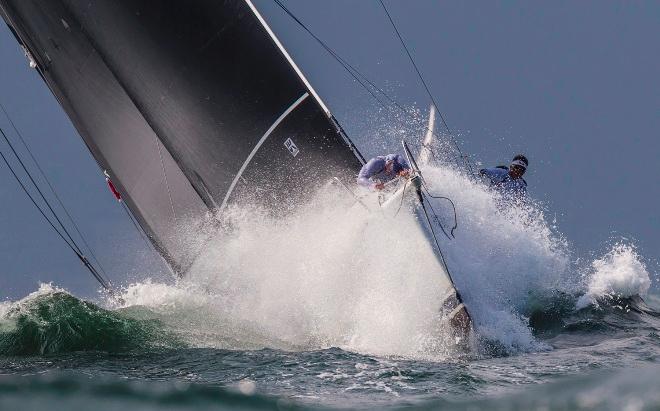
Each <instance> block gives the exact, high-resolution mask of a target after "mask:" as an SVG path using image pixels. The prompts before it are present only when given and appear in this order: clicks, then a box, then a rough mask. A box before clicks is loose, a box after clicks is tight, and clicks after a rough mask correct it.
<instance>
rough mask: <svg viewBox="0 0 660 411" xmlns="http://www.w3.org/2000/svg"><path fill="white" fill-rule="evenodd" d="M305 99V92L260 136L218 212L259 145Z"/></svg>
mask: <svg viewBox="0 0 660 411" xmlns="http://www.w3.org/2000/svg"><path fill="white" fill-rule="evenodd" d="M307 97H309V93H307V92H305V94H303V95H302V96H300V98H298V100H296V101H294V102H293V104H291V105H290V106H289V108H287V109H286V110H285V111H284V113H282V114H281V115H280V116H279V117H278V118H277V120H275V122H274V123H273V124H272V125H271V126H270V127H269V128H268V130H266V133H265V134H264V135H263V136H261V138H260V139H259V141H258V142H257V145H255V146H254V148H253V149H252V151H251V152H250V155H248V157H247V158H246V159H245V162H243V165H242V166H241V168H240V169H239V170H238V173H236V175H235V176H234V180H233V181H232V182H231V185H230V186H229V189H228V190H227V194H225V198H224V200H222V204H221V205H220V211H222V210H224V209H225V207H226V206H227V201H229V197H230V196H231V193H232V192H233V191H234V188H235V187H236V184H237V183H238V180H240V179H241V176H242V175H243V172H244V171H245V169H246V168H247V166H248V164H250V161H252V158H253V157H254V156H255V155H256V154H257V151H259V148H260V147H261V145H262V144H263V143H264V142H266V140H267V139H268V137H269V136H270V135H271V133H272V132H273V131H274V130H275V129H276V128H277V126H279V125H280V123H281V122H282V121H283V120H284V119H285V118H286V117H287V116H288V115H289V114H291V112H292V111H293V110H294V109H295V108H296V107H298V105H300V103H302V102H303V100H305V99H306V98H307Z"/></svg>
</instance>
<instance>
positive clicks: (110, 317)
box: [0, 167, 660, 410]
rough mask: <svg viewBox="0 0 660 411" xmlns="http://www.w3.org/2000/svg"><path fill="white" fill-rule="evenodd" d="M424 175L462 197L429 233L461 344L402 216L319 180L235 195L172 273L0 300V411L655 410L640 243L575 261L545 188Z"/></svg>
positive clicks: (434, 187) (652, 319)
mask: <svg viewBox="0 0 660 411" xmlns="http://www.w3.org/2000/svg"><path fill="white" fill-rule="evenodd" d="M424 175H425V178H426V181H427V182H428V184H429V189H430V190H431V191H432V192H433V193H434V194H439V195H445V196H449V197H451V198H452V199H453V201H454V202H455V203H456V206H457V211H458V223H459V227H458V229H457V230H456V232H455V234H456V238H455V239H452V240H449V239H447V238H444V239H442V245H443V251H444V252H445V256H446V258H447V264H448V266H449V268H450V270H451V272H452V275H453V277H454V279H455V281H456V284H457V287H458V289H459V290H460V292H461V294H462V296H463V299H464V301H465V303H466V306H467V307H468V308H469V310H470V313H471V315H472V318H473V321H474V332H473V335H472V336H471V338H470V340H469V341H467V342H464V341H463V342H459V343H458V344H457V341H456V340H455V338H454V336H453V335H452V334H451V333H450V332H448V330H446V327H445V326H444V323H443V321H442V318H440V316H439V314H438V308H439V307H438V304H439V301H440V297H441V293H442V290H440V289H439V288H438V287H437V286H436V284H435V283H434V276H433V273H428V272H427V271H425V270H424V267H425V262H424V261H420V259H419V258H416V254H415V248H416V241H415V239H414V238H412V237H411V235H410V234H409V232H408V231H407V227H406V225H405V224H402V223H401V222H399V221H398V220H397V219H396V218H393V219H392V218H390V219H385V217H384V216H380V215H374V214H373V213H367V212H366V211H364V210H361V209H360V208H359V207H357V208H355V207H354V208H349V207H348V204H346V203H344V202H343V201H344V200H341V199H340V196H339V195H338V194H337V193H336V192H334V191H333V189H330V188H327V189H324V190H321V192H320V193H319V195H318V198H317V199H316V201H314V202H313V203H312V204H310V205H307V206H304V207H300V208H299V209H297V210H295V212H293V213H292V214H291V215H290V216H289V217H286V218H285V219H280V220H274V219H272V218H271V217H270V216H269V215H268V214H267V213H264V212H260V210H254V209H246V208H233V209H231V210H229V212H227V213H225V214H224V215H223V220H222V221H221V223H222V226H223V227H225V229H224V230H222V232H220V233H217V235H216V236H215V237H214V238H213V239H211V240H210V241H209V242H208V243H207V244H206V245H205V249H206V250H207V251H206V252H205V253H204V254H203V255H201V256H200V258H199V260H198V262H197V264H196V265H195V266H194V267H193V269H192V270H191V272H190V275H189V276H188V277H187V278H186V279H185V280H181V281H178V282H175V281H172V282H169V283H162V282H155V281H145V282H141V283H135V284H130V285H127V286H125V287H124V288H123V289H122V291H121V294H122V295H121V298H120V299H113V298H109V297H106V296H103V295H101V294H100V295H99V297H98V299H97V300H96V301H82V300H81V299H79V298H77V297H76V296H74V295H71V294H70V293H68V292H67V291H66V290H63V289H60V288H58V287H57V286H56V285H53V284H43V285H41V287H40V288H39V289H38V290H35V291H34V292H33V293H31V294H29V295H27V296H25V297H24V298H22V299H20V300H18V301H6V302H2V303H0V409H8V410H10V409H35V410H36V409H39V410H41V409H62V410H64V409H67V410H68V409H94V410H119V409H122V410H123V409H131V410H161V409H214V410H217V409H244V410H260V409H305V410H306V409H338V408H339V409H420V410H426V409H459V410H463V409H464V410H468V409H470V410H471V409H521V410H528V409H539V410H541V409H543V410H549V409H613V410H620V409H626V410H642V409H660V390H659V389H658V388H660V382H658V380H657V376H658V375H660V365H659V364H658V363H657V362H658V359H659V355H660V298H659V297H658V296H657V294H656V292H655V291H654V290H655V287H654V285H655V284H654V283H655V281H656V279H655V275H654V273H652V272H651V271H650V270H649V268H648V264H647V263H645V261H644V258H643V256H640V255H639V254H638V252H637V251H636V250H635V247H634V244H631V243H627V242H625V241H623V240H621V241H619V240H616V239H615V240H614V241H613V242H612V244H613V245H612V246H611V247H610V249H609V250H608V251H606V252H605V253H603V254H602V255H600V256H597V257H596V258H593V259H592V260H591V261H586V260H585V259H584V258H578V257H579V255H578V254H579V253H578V252H577V251H576V250H572V248H571V245H570V242H569V241H568V240H567V239H565V238H563V236H562V235H561V233H559V232H558V231H557V229H556V228H555V227H553V224H552V222H551V221H547V219H546V218H545V215H544V214H545V213H544V210H543V207H542V205H538V204H512V203H510V202H508V201H506V200H504V199H501V198H499V197H498V196H497V195H496V194H494V193H492V192H490V191H489V190H487V189H486V188H484V187H483V186H482V185H480V184H478V183H475V182H473V181H470V180H468V179H466V178H465V177H464V176H462V175H460V174H459V173H456V172H454V171H452V170H450V169H446V168H436V167H427V168H425V169H424ZM433 206H434V208H435V209H436V210H437V212H438V214H439V222H440V223H442V224H445V225H446V226H451V224H452V223H453V220H452V215H451V212H450V209H449V208H448V204H447V203H443V202H442V201H441V200H438V201H436V202H434V203H433ZM403 207H404V210H403V211H402V212H408V211H407V210H406V207H407V206H406V205H404V206H403ZM194 236H195V233H189V238H190V242H191V243H193V242H195V241H198V240H196V239H195V238H194Z"/></svg>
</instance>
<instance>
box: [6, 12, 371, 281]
mask: <svg viewBox="0 0 660 411" xmlns="http://www.w3.org/2000/svg"><path fill="white" fill-rule="evenodd" d="M0 5H1V7H2V10H1V11H2V15H3V17H4V19H5V21H6V22H7V23H8V25H9V26H10V27H11V29H12V31H13V32H14V33H15V35H16V37H17V39H18V40H19V42H21V44H22V45H23V46H24V47H25V48H26V49H27V50H28V51H29V52H30V54H31V55H32V58H33V59H34V60H35V62H36V63H37V68H38V70H39V72H40V74H41V75H42V77H43V78H44V80H45V81H46V83H47V84H48V86H49V87H50V88H51V90H52V91H53V93H54V94H55V96H56V97H57V99H58V101H59V102H60V104H61V105H62V106H63V108H64V109H65V111H66V112H67V114H68V115H69V117H70V118H71V120H72V122H73V123H74V125H75V126H76V128H77V130H78V131H79V133H80V134H81V136H82V138H83V139H84V141H85V143H86V144H87V146H88V147H89V149H90V150H91V152H92V154H93V155H94V157H95V158H96V160H97V161H98V163H99V166H100V167H101V168H103V169H105V170H107V171H108V172H109V174H110V175H111V176H112V179H113V181H114V183H115V184H116V185H117V186H118V188H119V190H120V192H121V193H122V195H123V196H124V199H125V200H126V203H127V204H128V206H129V207H130V209H131V210H132V212H133V213H134V214H135V215H136V217H137V219H138V221H139V222H140V224H141V225H142V226H143V228H144V229H145V231H146V232H147V233H148V234H149V236H150V238H151V239H152V241H153V243H154V245H155V246H156V248H157V249H158V250H159V251H160V253H161V254H162V255H163V256H164V257H165V258H166V260H167V261H168V262H169V264H170V265H171V266H172V268H173V269H174V270H175V271H177V272H179V273H181V272H183V271H185V267H187V266H188V265H189V264H190V259H191V258H192V256H194V255H195V254H196V250H191V249H190V247H189V246H187V245H186V244H185V243H186V242H185V241H182V239H181V236H180V233H181V232H182V227H184V226H186V225H188V224H191V222H192V221H196V220H199V219H202V218H203V217H204V216H205V215H207V214H208V213H209V211H213V212H217V211H220V212H221V211H222V210H223V208H224V207H226V206H227V205H228V204H231V203H237V202H242V201H243V202H256V203H257V204H259V205H260V206H263V207H266V208H268V209H270V210H272V211H273V212H274V213H279V212H285V211H286V210H287V209H288V208H289V206H290V205H293V204H296V203H299V202H300V201H304V200H305V199H306V198H307V197H308V196H309V195H310V194H311V193H312V192H313V191H314V188H315V187H317V186H318V185H319V184H322V183H324V182H325V181H327V180H329V179H331V178H333V177H339V178H342V179H345V180H349V179H351V178H352V177H353V176H354V174H355V173H356V172H357V170H358V168H359V166H360V161H359V153H358V152H357V150H354V149H353V150H352V149H351V147H352V145H351V144H350V141H349V140H348V139H347V138H346V136H344V135H343V134H342V133H340V131H339V130H338V126H337V125H336V123H335V122H334V120H333V119H332V117H331V115H330V113H329V112H328V111H327V109H326V108H325V107H324V106H323V104H322V102H321V101H320V99H318V97H317V96H316V94H315V93H314V91H313V90H312V89H311V86H310V85H309V84H307V83H306V81H305V80H304V78H303V77H302V74H301V73H300V72H299V71H298V70H297V68H296V67H295V66H294V64H293V63H292V62H291V61H289V59H288V58H287V57H288V56H287V55H285V53H286V52H285V51H284V50H283V48H281V47H280V46H279V45H278V44H277V43H276V41H275V40H274V38H273V35H272V33H270V32H269V29H268V28H267V26H266V25H265V22H263V21H262V20H261V18H260V16H258V14H257V13H258V12H257V11H256V9H254V8H253V6H252V4H251V3H250V2H249V1H247V0H227V1H217V0H194V1H186V2H182V1H179V0H163V1H158V2H154V1H150V0H114V1H107V0H92V1H82V0H49V1H47V2H43V1H37V0H0Z"/></svg>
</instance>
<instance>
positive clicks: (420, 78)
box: [379, 0, 474, 174]
mask: <svg viewBox="0 0 660 411" xmlns="http://www.w3.org/2000/svg"><path fill="white" fill-rule="evenodd" d="M379 2H380V5H381V6H383V10H385V14H386V15H387V18H388V19H389V20H390V23H391V24H392V27H393V28H394V32H395V33H396V35H397V37H398V38H399V41H400V42H401V45H402V46H403V49H404V50H405V51H406V54H407V55H408V58H409V59H410V62H411V63H412V66H413V67H414V68H415V72H416V73H417V76H418V77H419V80H420V81H421V82H422V85H423V86H424V89H425V90H426V94H428V96H429V98H430V99H431V103H432V104H433V106H434V107H435V109H436V111H437V112H438V114H439V115H440V119H441V120H442V124H443V125H444V126H445V129H446V130H447V133H448V134H449V136H450V137H451V140H452V141H453V143H454V146H455V147H456V150H457V151H458V153H459V154H460V156H461V158H462V159H463V165H464V166H465V168H466V169H467V170H468V171H469V172H470V174H474V170H473V169H472V164H471V163H470V162H469V161H468V160H467V158H466V156H465V155H464V154H463V152H462V151H461V148H460V147H459V145H458V142H457V141H456V138H454V135H453V132H452V130H451V129H450V128H449V125H448V124H447V121H446V120H445V116H444V115H443V114H442V111H440V109H439V108H438V104H437V103H436V101H435V97H433V93H431V90H430V89H429V86H428V85H427V84H426V80H424V76H422V73H421V71H420V70H419V67H417V63H415V59H414V58H413V56H412V54H411V53H410V50H409V49H408V46H406V42H405V41H404V40H403V37H402V36H401V33H400V32H399V29H398V28H397V26H396V24H395V23H394V20H393V19H392V16H391V15H390V12H389V11H388V10H387V7H386V6H385V3H384V2H383V0H379Z"/></svg>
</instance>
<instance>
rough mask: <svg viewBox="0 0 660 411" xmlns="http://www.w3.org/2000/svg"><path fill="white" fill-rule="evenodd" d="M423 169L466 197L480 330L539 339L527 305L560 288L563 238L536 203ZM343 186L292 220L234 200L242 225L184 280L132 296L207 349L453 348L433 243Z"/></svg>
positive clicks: (231, 217) (463, 234) (236, 223)
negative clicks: (425, 255)
mask: <svg viewBox="0 0 660 411" xmlns="http://www.w3.org/2000/svg"><path fill="white" fill-rule="evenodd" d="M424 173H425V177H426V180H427V181H428V182H429V183H430V185H431V187H432V190H434V191H436V193H437V194H442V195H447V196H450V197H452V198H453V199H454V201H455V203H456V206H457V208H458V213H459V223H460V226H459V229H458V230H457V231H456V240H454V241H449V240H447V239H441V242H442V246H443V247H444V249H445V252H446V256H447V262H448V265H449V268H450V270H451V271H452V274H453V277H454V279H455V281H456V283H457V285H458V288H459V290H460V291H461V293H462V295H463V297H464V299H465V302H466V304H467V306H468V308H469V309H470V311H471V314H472V316H473V319H474V320H475V325H476V329H477V332H478V333H479V334H480V335H482V336H484V337H486V338H489V339H495V340H498V341H499V342H501V343H502V344H503V345H504V346H505V347H507V348H508V349H510V350H512V351H515V350H530V349H538V348H540V346H539V344H538V343H536V341H535V339H534V338H533V337H532V334H531V331H530V329H529V328H528V327H527V325H526V320H525V318H523V317H522V316H521V315H520V314H519V313H518V312H519V309H520V308H521V306H524V304H525V302H526V299H527V293H528V292H530V290H534V291H536V290H539V289H548V288H552V289H554V288H557V286H558V283H559V282H560V279H561V278H562V276H563V275H564V274H565V271H566V268H567V265H568V259H567V257H566V254H565V253H564V252H563V248H562V247H563V243H562V241H561V240H559V239H557V238H556V237H555V236H553V234H552V232H551V231H550V229H548V228H547V225H546V224H545V222H544V221H543V218H542V214H541V213H539V212H538V211H536V209H535V208H533V207H528V208H520V207H512V208H511V209H509V210H506V209H505V210H503V209H502V207H501V206H500V205H499V204H501V203H500V202H499V200H498V199H497V198H496V196H495V195H494V194H493V193H491V192H490V191H488V190H487V189H485V188H484V187H483V186H481V185H478V184H474V183H472V182H470V181H469V180H467V179H466V178H465V177H464V176H463V175H460V174H459V173H456V172H453V171H452V170H448V169H445V168H432V167H429V168H427V169H425V170H424ZM341 197H342V196H339V195H338V193H337V192H335V191H332V190H329V191H323V190H322V191H321V192H320V193H319V195H318V196H317V198H316V199H315V201H313V202H312V203H311V204H309V205H307V206H304V207H301V208H300V209H299V210H298V212H296V213H295V215H291V216H289V217H287V218H284V219H279V220H276V219H273V218H271V217H269V216H268V215H267V214H266V213H260V212H259V210H254V209H247V208H230V209H229V210H228V211H227V212H226V213H225V214H224V217H223V219H224V220H223V223H224V225H226V226H231V227H232V229H231V230H230V231H229V232H226V233H223V234H221V235H219V236H218V237H217V239H216V240H214V241H212V242H211V243H208V244H207V246H206V252H205V253H204V254H203V255H202V256H201V257H200V258H199V259H198V261H197V263H196V265H195V266H194V267H193V269H192V270H191V271H190V273H189V276H188V277H187V278H186V280H185V281H181V282H180V283H179V284H177V286H175V287H171V286H166V285H162V284H153V283H144V284H136V285H133V286H131V287H129V289H128V290H127V292H126V293H125V295H124V299H125V301H126V303H127V305H128V306H131V305H144V306H148V307H150V309H152V310H154V311H156V312H159V313H161V314H162V315H163V319H164V320H165V321H166V323H167V324H168V325H170V326H171V327H172V328H174V329H179V330H180V331H181V333H182V334H184V335H188V336H189V340H190V342H191V343H193V344H196V345H201V346H214V347H223V348H239V349H244V348H259V347H262V346H263V347H274V348H282V349H318V348H326V347H331V346H338V347H341V348H344V349H349V350H354V351H359V352H366V353H374V354H380V355H402V356H416V357H420V356H422V357H433V358H444V357H446V356H447V355H451V352H452V350H451V347H452V343H453V341H452V339H451V338H450V336H449V333H448V330H447V329H446V328H447V327H446V326H444V325H443V324H441V319H440V316H439V314H438V310H439V304H440V302H441V300H442V297H443V295H442V290H441V288H440V287H438V285H437V277H436V275H434V274H433V273H429V270H427V269H425V267H426V266H427V264H428V262H427V261H423V260H422V259H419V258H416V249H417V248H418V246H419V244H418V243H416V242H418V241H427V240H426V239H420V238H414V236H412V234H411V233H412V231H414V230H411V229H412V227H410V225H409V224H405V223H404V221H405V220H399V219H396V218H395V219H385V218H384V217H383V216H380V215H379V214H378V213H368V212H367V211H365V210H364V209H362V208H360V207H353V208H349V207H348V205H347V204H345V203H343V202H342V201H338V198H341ZM434 207H436V209H437V210H438V211H439V212H440V214H443V215H448V214H447V209H446V208H443V206H442V205H441V204H439V203H438V204H435V203H434ZM402 212H408V211H407V210H404V211H402Z"/></svg>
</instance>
